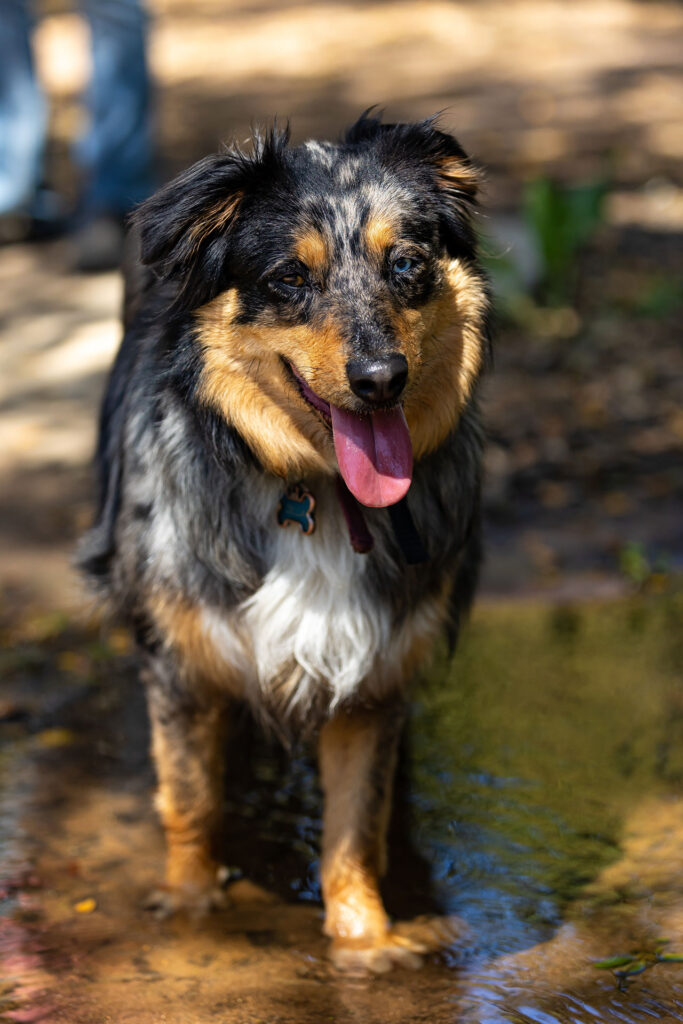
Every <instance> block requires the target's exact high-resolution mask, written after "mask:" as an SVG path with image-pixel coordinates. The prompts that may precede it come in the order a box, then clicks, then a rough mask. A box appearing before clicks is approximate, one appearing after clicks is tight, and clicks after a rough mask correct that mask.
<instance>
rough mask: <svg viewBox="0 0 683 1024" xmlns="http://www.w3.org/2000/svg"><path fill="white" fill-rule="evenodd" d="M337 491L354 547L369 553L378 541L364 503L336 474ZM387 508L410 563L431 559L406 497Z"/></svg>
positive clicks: (415, 563)
mask: <svg viewBox="0 0 683 1024" xmlns="http://www.w3.org/2000/svg"><path fill="white" fill-rule="evenodd" d="M337 495H338V497H339V504H340V505H341V509H342V512H343V513H344V518H345V519H346V525H347V527H348V530H349V540H350V541H351V547H352V548H353V550H354V551H357V552H358V554H361V555H366V554H367V553H368V552H369V551H372V548H373V546H374V543H375V541H374V538H373V536H372V534H371V533H370V530H369V529H368V524H367V523H366V521H365V516H364V515H363V506H362V505H361V504H360V503H359V502H358V501H356V499H355V498H354V496H353V494H351V491H350V490H349V489H348V487H347V486H346V484H345V483H344V481H343V480H342V478H341V477H340V476H338V477H337ZM388 512H389V519H390V520H391V527H392V529H393V531H394V537H395V538H396V543H397V544H398V546H399V547H400V549H401V551H402V552H403V557H404V558H405V560H406V562H407V563H408V565H420V564H421V563H423V562H426V561H428V557H427V552H426V551H425V549H424V545H423V543H422V541H421V539H420V535H419V533H418V532H417V528H416V526H415V522H414V520H413V517H412V515H411V514H410V509H409V508H408V500H407V498H401V500H400V501H399V502H397V504H396V505H390V506H389V508H388Z"/></svg>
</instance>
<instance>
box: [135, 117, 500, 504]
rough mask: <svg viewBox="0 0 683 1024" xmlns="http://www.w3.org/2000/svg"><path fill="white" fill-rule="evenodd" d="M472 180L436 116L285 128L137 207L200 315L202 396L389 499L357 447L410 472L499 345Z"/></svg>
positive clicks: (296, 470) (290, 469)
mask: <svg viewBox="0 0 683 1024" xmlns="http://www.w3.org/2000/svg"><path fill="white" fill-rule="evenodd" d="M476 185H477V181H476V174H475V172H474V170H473V168H472V166H471V164H470V163H469V161H468V159H467V157H466V156H465V154H464V152H463V151H462V150H461V149H460V147H459V146H458V144H457V143H456V142H455V140H454V139H453V138H451V137H450V136H448V135H446V134H444V133H442V132H440V131H438V130H437V129H436V128H434V127H433V125H432V124H431V123H429V122H427V123H424V124H418V125H381V124H380V123H379V122H377V121H375V120H372V119H362V120H361V121H360V122H358V124H357V125H355V126H354V128H352V129H351V131H350V132H349V133H348V135H347V136H346V139H345V141H344V142H343V143H341V144H339V145H332V144H329V143H307V144H305V145H303V146H300V147H297V148H289V147H288V145H287V140H286V138H285V137H283V136H277V135H272V136H271V137H269V139H268V140H267V141H266V142H265V143H260V144H257V145H256V148H255V153H254V155H253V157H244V156H241V155H239V154H235V153H226V154H219V155H217V156H215V157H210V158H208V159H207V160H204V161H202V162H201V163H200V164H197V165H195V167H193V168H191V169H190V170H189V171H188V172H186V173H185V174H184V175H183V176H181V177H180V178H179V179H176V181H175V182H172V183H171V184H170V185H169V186H167V187H166V188H165V189H164V190H162V192H160V193H159V194H158V195H157V196H155V197H153V198H152V199H151V200H149V201H148V203H147V204H145V205H144V206H143V207H142V208H141V211H140V213H139V214H138V222H139V226H140V231H141V238H142V258H143V261H144V262H147V263H151V264H155V265H156V266H157V268H158V271H159V272H160V273H161V274H162V275H163V276H166V277H170V278H173V279H174V280H175V281H176V282H177V292H176V306H177V307H178V308H180V309H185V310H193V311H194V312H193V316H194V319H195V324H196V326H195V332H196V342H197V345H198V347H199V351H200V357H201V360H202V372H201V377H200V383H199V397H200V400H201V401H203V402H205V403H207V404H209V405H210V406H211V407H212V408H213V409H214V410H216V411H218V412H220V414H221V415H223V416H225V417H226V418H227V419H228V421H229V422H231V423H232V424H233V425H234V426H236V427H237V429H238V430H239V431H240V433H242V435H243V436H245V438H246V439H247V441H248V442H249V443H250V444H251V446H252V448H253V449H254V450H255V452H256V454H257V455H258V456H259V457H260V458H261V461H262V462H263V463H264V464H265V465H266V467H267V468H269V469H271V470H273V471H275V472H278V473H280V474H281V475H283V476H290V477H291V476H294V477H297V476H303V475H305V474H306V473H307V472H310V471H311V470H312V469H314V470H320V469H323V470H324V469H326V470H328V471H329V470H330V469H335V470H336V468H337V465H339V468H340V469H341V471H342V474H343V475H344V477H345V479H347V483H349V485H350V486H351V489H352V490H353V491H354V493H356V495H357V497H359V500H361V501H364V503H365V504H391V503H392V500H398V497H395V496H394V495H395V494H398V493H399V490H400V487H399V489H398V490H396V489H394V490H392V489H391V487H389V491H387V490H386V487H384V488H382V487H380V488H379V490H378V489H377V488H378V483H377V479H375V478H374V477H373V478H372V479H365V481H363V480H361V479H360V478H359V477H358V473H359V471H360V470H359V465H358V459H357V457H355V458H356V462H355V464H354V461H353V458H354V457H351V456H348V451H349V450H350V449H349V444H351V446H352V447H353V445H356V447H358V446H360V448H361V449H365V448H367V450H368V451H370V450H372V451H374V450H375V449H376V448H379V447H381V446H382V444H384V445H385V446H388V447H389V448H391V449H392V452H391V453H390V454H391V456H392V458H393V459H394V462H398V463H399V465H398V469H397V472H396V473H395V474H394V476H397V477H398V478H399V479H400V478H401V474H403V475H404V476H405V474H406V473H408V472H409V467H408V462H409V456H410V449H411V448H412V451H413V453H414V454H415V456H416V457H420V456H421V455H423V454H425V453H426V452H428V451H430V450H432V449H434V448H435V447H437V446H438V444H439V443H440V442H441V441H442V440H443V438H444V437H445V436H446V434H447V433H448V432H449V431H450V430H451V429H452V428H453V426H454V424H455V422H456V421H457V417H458V415H459V413H460V411H461V409H462V407H463V406H464V404H465V403H466V402H467V400H468V398H469V397H470V395H471V392H472V388H473V386H474V383H475V381H476V378H477V377H478V375H479V373H480V371H481V369H482V365H483V363H484V360H485V350H486V344H487V342H486V315H487V305H488V303H487V294H486V286H485V282H484V279H483V277H482V274H481V272H480V271H479V269H478V267H477V264H476V259H475V244H474V239H473V234H472V230H471V227H470V223H469V210H470V207H471V204H472V201H473V199H474V195H475V192H476ZM403 414H405V420H404V419H403ZM405 421H407V431H406V427H405ZM408 432H409V438H410V440H409V441H407V440H406V439H407V437H408ZM333 445H334V448H333ZM406 445H407V447H406ZM335 448H336V461H335V451H334V449H335ZM345 452H346V455H345V454H344V453H345ZM347 456H348V459H350V461H348V459H347ZM345 459H347V461H346V462H345ZM380 462H381V459H380ZM354 466H355V468H354ZM361 468H362V467H361ZM376 468H377V466H376ZM395 468H396V467H395ZM381 469H382V467H381V466H380V467H379V469H378V472H379V473H380V476H382V472H381ZM346 471H348V476H347V472H346ZM370 475H371V477H372V473H371V474H370ZM385 475H386V474H385ZM361 476H362V473H361ZM408 482H409V478H408ZM404 490H405V489H404ZM400 496H401V495H400V494H399V497H400ZM387 497H389V498H390V500H384V499H385V498H387Z"/></svg>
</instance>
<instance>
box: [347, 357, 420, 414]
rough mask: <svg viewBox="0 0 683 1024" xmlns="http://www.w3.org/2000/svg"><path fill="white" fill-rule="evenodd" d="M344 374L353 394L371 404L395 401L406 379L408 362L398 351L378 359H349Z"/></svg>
mask: <svg viewBox="0 0 683 1024" xmlns="http://www.w3.org/2000/svg"><path fill="white" fill-rule="evenodd" d="M346 374H347V376H348V378H349V384H350V385H351V390H352V391H353V393H354V395H358V397H359V398H362V399H363V401H365V402H369V403H370V404H371V405H381V404H382V403H383V402H395V401H396V399H397V398H398V396H399V395H400V394H401V392H402V391H403V389H404V387H405V386H406V381H407V380H408V363H407V360H406V357H405V356H402V355H401V354H400V353H399V352H392V353H391V355H388V356H382V357H380V358H378V359H368V358H360V359H349V361H348V363H347V364H346Z"/></svg>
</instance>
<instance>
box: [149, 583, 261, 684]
mask: <svg viewBox="0 0 683 1024" xmlns="http://www.w3.org/2000/svg"><path fill="white" fill-rule="evenodd" d="M148 610H149V613H150V615H151V616H152V618H153V620H154V622H155V623H156V625H157V626H158V627H159V628H160V630H161V632H162V634H163V636H164V639H165V642H166V643H167V644H168V646H169V647H171V648H173V650H174V652H175V654H176V655H177V657H178V659H179V661H180V664H181V665H182V667H183V669H184V670H185V672H186V673H187V674H188V675H189V676H190V677H191V678H193V679H195V680H196V681H197V682H198V683H199V684H203V685H207V684H211V685H213V686H214V687H216V688H219V689H220V690H221V691H224V692H227V693H230V694H233V695H234V696H240V694H241V692H242V680H241V678H240V676H239V674H238V673H237V672H236V671H234V670H233V671H231V669H230V667H229V666H228V665H226V662H225V659H224V658H223V657H222V655H221V653H220V652H219V651H217V650H216V648H215V646H214V644H213V643H212V642H211V638H210V636H209V635H208V634H207V629H206V624H205V622H204V621H203V619H202V610H201V609H200V608H197V607H195V606H194V605H192V604H189V603H188V602H186V601H183V600H182V599H181V598H177V597H175V596H173V595H168V594H163V595H162V594H155V595H154V596H153V597H152V598H151V599H150V600H149V602H148Z"/></svg>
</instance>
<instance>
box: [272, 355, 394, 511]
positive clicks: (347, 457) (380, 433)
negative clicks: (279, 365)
mask: <svg viewBox="0 0 683 1024" xmlns="http://www.w3.org/2000/svg"><path fill="white" fill-rule="evenodd" d="M285 365H286V367H287V369H288V370H289V372H290V374H291V376H292V378H293V379H294V382H295V383H296V385H297V387H298V389H299V393H300V395H301V397H302V398H303V399H304V400H305V401H306V402H308V404H309V405H310V406H312V407H313V408H314V409H315V410H316V411H317V412H319V413H320V415H321V416H322V417H323V418H324V420H325V422H326V423H327V424H328V426H329V427H330V428H331V430H332V437H333V440H334V450H335V453H336V455H337V463H338V465H339V472H340V473H341V475H342V478H343V480H344V482H345V484H346V486H347V487H348V489H349V490H350V491H351V493H352V494H353V495H354V497H355V498H356V499H357V500H358V501H359V502H360V503H361V505H367V506H369V507H371V508H386V507H387V506H388V505H395V504H396V502H397V501H400V500H401V498H403V497H405V495H406V493H407V491H408V488H409V487H410V482H411V480H412V475H413V449H412V445H411V442H410V433H409V432H408V424H407V423H406V418H405V416H404V415H403V409H402V408H401V407H400V406H396V407H395V408H393V409H382V410H377V411H374V412H368V413H366V414H365V415H360V414H358V413H355V412H349V411H348V410H347V409H341V408H339V407H338V406H336V405H331V404H330V403H329V402H326V401H325V400H324V399H323V398H320V396H319V395H316V393H315V392H314V391H313V390H312V388H311V387H310V386H309V385H308V384H307V383H306V381H305V380H304V378H303V377H302V376H301V374H300V373H299V372H298V371H297V370H296V368H295V367H294V366H292V364H291V363H290V362H288V361H285Z"/></svg>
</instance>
